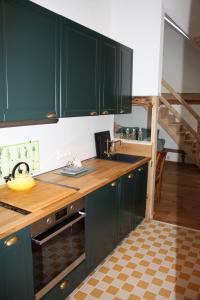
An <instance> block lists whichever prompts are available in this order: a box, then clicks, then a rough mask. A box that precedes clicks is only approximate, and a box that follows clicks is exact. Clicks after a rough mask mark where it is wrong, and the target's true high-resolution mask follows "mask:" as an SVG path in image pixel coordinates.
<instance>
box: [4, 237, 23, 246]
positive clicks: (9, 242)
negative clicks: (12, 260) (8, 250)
mask: <svg viewBox="0 0 200 300" xmlns="http://www.w3.org/2000/svg"><path fill="white" fill-rule="evenodd" d="M19 240H20V238H19V237H18V236H13V237H11V238H8V239H7V240H5V242H4V245H5V246H6V247H11V246H13V245H15V244H16V243H17V242H18V241H19Z"/></svg>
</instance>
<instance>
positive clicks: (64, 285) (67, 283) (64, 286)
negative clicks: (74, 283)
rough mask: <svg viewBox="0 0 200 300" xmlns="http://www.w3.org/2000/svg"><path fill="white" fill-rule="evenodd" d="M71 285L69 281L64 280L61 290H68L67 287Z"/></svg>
mask: <svg viewBox="0 0 200 300" xmlns="http://www.w3.org/2000/svg"><path fill="white" fill-rule="evenodd" d="M68 285H69V281H67V280H65V279H64V280H63V281H62V282H61V283H60V289H61V290H64V289H66V287H67V286H68Z"/></svg>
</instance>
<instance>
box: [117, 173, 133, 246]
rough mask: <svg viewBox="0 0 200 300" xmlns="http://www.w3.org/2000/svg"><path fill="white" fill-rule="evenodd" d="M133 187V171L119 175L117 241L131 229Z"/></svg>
mask: <svg viewBox="0 0 200 300" xmlns="http://www.w3.org/2000/svg"><path fill="white" fill-rule="evenodd" d="M135 189H136V176H135V171H132V172H130V173H129V174H126V175H124V176H123V177H121V189H120V200H119V203H120V204H119V241H120V240H122V239H123V238H124V237H125V236H126V235H127V234H128V233H129V232H130V231H131V230H132V229H133V218H134V201H135V192H136V190H135Z"/></svg>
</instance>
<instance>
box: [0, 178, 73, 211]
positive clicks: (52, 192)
mask: <svg viewBox="0 0 200 300" xmlns="http://www.w3.org/2000/svg"><path fill="white" fill-rule="evenodd" d="M74 193H77V191H75V190H73V189H69V188H66V187H60V186H56V185H53V184H48V183H44V182H39V181H38V182H37V184H36V186H34V187H33V188H32V189H30V190H28V191H23V192H22V191H21V192H16V191H12V190H10V189H9V188H8V187H7V186H4V187H1V188H0V201H2V202H4V203H7V204H10V205H13V206H16V207H19V208H22V209H25V210H27V211H29V212H36V211H37V210H40V209H43V208H45V207H47V206H48V205H51V204H53V203H55V202H56V201H59V200H61V199H62V198H65V197H69V196H71V195H73V194H74Z"/></svg>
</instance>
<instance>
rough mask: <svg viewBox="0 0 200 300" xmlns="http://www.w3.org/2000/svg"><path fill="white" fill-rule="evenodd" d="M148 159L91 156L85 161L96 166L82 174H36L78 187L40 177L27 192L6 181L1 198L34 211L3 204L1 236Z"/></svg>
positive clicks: (72, 200) (68, 202)
mask: <svg viewBox="0 0 200 300" xmlns="http://www.w3.org/2000/svg"><path fill="white" fill-rule="evenodd" d="M149 160H150V158H148V157H145V158H144V159H142V160H140V161H139V162H136V163H123V162H115V161H108V160H101V159H95V158H92V159H89V160H87V161H84V163H83V164H84V165H86V166H89V167H94V168H95V169H96V170H95V171H94V172H92V173H89V174H87V175H84V176H82V177H79V178H74V177H69V176H62V175H59V174H57V173H56V170H53V171H51V172H48V173H44V174H42V175H39V176H37V178H39V179H43V180H49V181H53V182H56V183H59V184H68V185H71V186H74V187H77V188H80V190H79V191H76V190H73V189H69V188H66V187H62V186H56V185H53V184H49V183H45V182H41V181H37V184H36V186H35V187H33V188H32V189H31V190H29V191H26V192H14V191H11V190H10V189H8V187H7V186H6V185H3V186H1V187H0V201H3V202H6V203H8V204H10V205H14V206H16V207H19V208H21V209H25V210H27V211H29V212H31V213H30V214H28V215H22V214H20V213H18V212H14V211H11V210H8V209H6V208H2V207H0V239H1V238H4V237H6V236H8V235H9V234H12V233H14V232H15V231H18V230H20V229H22V228H23V227H26V226H28V225H30V224H32V223H34V222H35V221H37V220H39V219H40V218H42V217H44V216H46V215H48V214H50V213H52V212H54V211H56V210H58V209H60V208H62V207H64V206H65V205H68V204H70V203H72V202H74V201H75V200H77V199H79V198H81V197H83V196H85V195H87V194H89V193H91V192H92V191H95V190H96V189H98V188H100V187H102V186H104V185H106V184H108V183H109V182H112V181H114V180H116V179H117V178H119V177H120V176H122V175H124V174H126V173H128V172H130V171H131V170H133V169H136V168H138V167H139V166H141V165H143V164H144V163H146V162H148V161H149Z"/></svg>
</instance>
